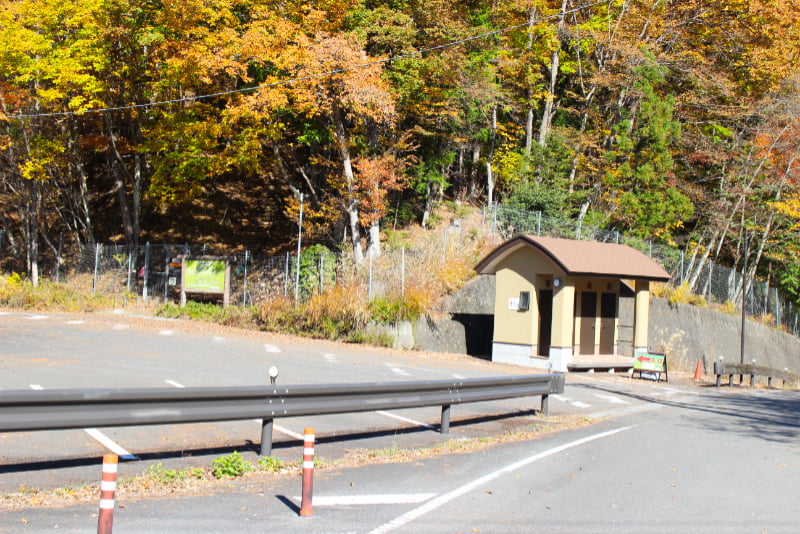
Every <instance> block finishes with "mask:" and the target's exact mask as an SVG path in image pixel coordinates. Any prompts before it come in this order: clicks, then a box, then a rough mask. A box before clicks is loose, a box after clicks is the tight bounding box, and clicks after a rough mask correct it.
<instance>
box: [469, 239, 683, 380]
mask: <svg viewBox="0 0 800 534" xmlns="http://www.w3.org/2000/svg"><path fill="white" fill-rule="evenodd" d="M475 270H476V271H477V272H478V273H480V274H489V275H494V276H495V277H496V280H495V287H496V290H495V303H494V335H493V340H492V361H499V362H506V363H513V364H518V365H526V366H531V367H539V368H544V369H552V370H554V371H566V370H567V365H569V364H570V363H572V362H573V361H576V362H577V361H580V360H581V358H587V357H593V358H597V357H602V356H617V355H619V351H618V349H619V326H620V325H619V297H620V292H621V291H622V290H623V289H627V288H628V287H630V288H631V289H632V290H633V293H634V314H633V315H634V317H633V323H634V324H633V340H632V341H633V353H634V354H636V353H638V352H642V351H647V349H648V343H647V329H648V319H649V306H650V283H651V282H666V281H668V280H669V278H670V275H669V273H667V272H666V271H665V270H664V269H663V268H662V267H661V266H660V265H658V264H657V263H656V262H654V261H653V260H651V259H650V258H648V257H647V256H646V255H645V254H642V253H641V252H639V251H638V250H636V249H634V248H631V247H629V246H626V245H617V244H612V243H596V242H590V241H577V240H572V239H560V238H553V237H535V236H527V235H519V236H516V237H514V238H512V239H510V240H509V241H506V242H505V243H503V244H501V245H500V246H498V247H497V248H496V249H494V250H493V251H492V252H491V253H489V254H488V255H487V256H486V257H485V258H484V259H483V260H481V262H480V263H478V265H477V266H476V267H475ZM627 356H633V355H632V354H629V355H627Z"/></svg>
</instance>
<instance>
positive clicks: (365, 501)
mask: <svg viewBox="0 0 800 534" xmlns="http://www.w3.org/2000/svg"><path fill="white" fill-rule="evenodd" d="M433 497H436V494H435V493H409V494H405V495H332V496H318V495H314V496H312V497H311V505H312V506H350V505H370V504H416V503H420V502H425V501H427V500H428V499H431V498H433ZM294 499H295V500H296V501H298V502H299V501H300V500H301V497H299V496H296V497H295V498H294Z"/></svg>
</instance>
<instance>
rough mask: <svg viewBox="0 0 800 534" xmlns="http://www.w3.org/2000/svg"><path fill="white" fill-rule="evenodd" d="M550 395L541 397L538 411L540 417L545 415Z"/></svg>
mask: <svg viewBox="0 0 800 534" xmlns="http://www.w3.org/2000/svg"><path fill="white" fill-rule="evenodd" d="M548 397H550V395H542V409H541V410H540V411H539V413H541V414H542V415H547V409H548V405H549V404H550V402H549V401H548Z"/></svg>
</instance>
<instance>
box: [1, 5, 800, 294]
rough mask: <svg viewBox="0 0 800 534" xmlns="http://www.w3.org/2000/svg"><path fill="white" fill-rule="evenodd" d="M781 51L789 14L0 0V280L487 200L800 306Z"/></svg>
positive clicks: (791, 10) (381, 224) (291, 240)
mask: <svg viewBox="0 0 800 534" xmlns="http://www.w3.org/2000/svg"><path fill="white" fill-rule="evenodd" d="M798 52H800V11H798V10H797V8H796V3H795V2H792V1H789V0H714V1H711V0H680V1H677V0H666V1H664V0H605V1H592V0H584V1H580V0H496V1H492V2H487V1H482V2H479V1H471V0H466V1H464V0H458V1H456V0H436V1H431V0H425V1H422V0H391V1H370V0H304V1H303V2H295V1H292V0H281V1H280V2H277V1H272V0H181V1H176V0H153V1H151V0H146V1H139V2H131V1H129V0H113V1H111V0H80V1H77V0H58V1H55V0H0V178H1V179H0V267H2V268H3V269H5V270H17V271H21V272H25V273H27V275H28V276H29V277H30V278H31V279H32V281H33V282H34V283H36V280H37V277H38V276H39V270H40V263H42V262H48V261H52V258H54V257H55V256H56V254H57V250H58V248H59V247H60V246H63V247H64V249H65V250H66V251H67V253H73V254H77V253H79V252H81V251H83V250H85V249H87V248H89V249H90V247H92V246H93V244H94V243H97V242H102V243H119V244H128V245H130V246H136V245H138V244H141V243H142V242H145V241H156V242H173V243H181V242H190V243H213V244H214V246H215V248H217V249H228V250H231V251H235V250H243V249H247V250H260V251H264V252H265V253H266V252H270V251H280V250H288V249H290V248H291V247H294V246H296V244H297V242H296V237H295V236H296V235H297V224H298V222H299V218H300V206H301V205H302V206H303V221H302V222H303V234H304V236H305V237H304V244H308V245H311V244H315V243H321V244H325V245H327V246H330V247H333V248H338V249H341V250H342V251H343V252H346V253H347V254H349V255H352V258H353V260H354V261H355V262H356V263H360V262H362V261H363V260H364V258H365V256H366V255H373V256H374V255H377V254H379V253H380V247H381V239H382V237H381V236H382V233H381V229H382V228H385V227H387V226H391V227H394V228H396V227H398V226H404V225H421V226H423V227H427V226H429V225H430V224H431V215H432V214H433V213H435V208H436V207H437V205H438V204H440V203H442V202H444V201H455V202H457V203H459V204H462V205H469V204H472V205H476V206H486V205H494V204H495V203H497V202H500V203H502V204H504V205H507V206H510V207H514V208H518V209H523V210H529V211H531V212H534V211H536V212H541V213H542V214H543V215H545V216H547V217H558V218H562V219H564V220H570V221H575V222H578V223H581V224H583V225H586V226H591V227H599V228H603V229H605V230H609V231H619V232H624V233H627V234H630V235H633V236H636V237H639V238H642V239H647V240H653V241H656V242H661V243H664V244H670V245H677V246H679V247H680V248H681V249H682V250H686V251H688V253H689V254H692V255H693V256H694V257H699V258H705V259H708V260H709V261H711V260H713V261H716V262H718V263H722V264H727V265H729V266H732V267H736V268H737V269H740V270H741V269H742V268H743V267H744V266H745V265H746V266H747V270H748V271H749V273H750V274H751V275H753V276H756V277H759V278H762V279H768V280H770V282H771V283H772V284H773V285H774V286H779V287H780V288H781V289H782V290H784V291H785V292H787V293H788V294H790V295H793V296H794V297H795V298H798V296H800V259H798V254H797V252H798V248H800V240H799V239H798V220H800V184H798V161H797V158H798V155H799V154H800V152H798V148H800V135H798V134H799V133H800V106H799V105H798V103H799V102H798V86H799V85H798V84H799V82H800V78H798V69H797V64H798V59H799V58H798V56H799V55H800V54H798Z"/></svg>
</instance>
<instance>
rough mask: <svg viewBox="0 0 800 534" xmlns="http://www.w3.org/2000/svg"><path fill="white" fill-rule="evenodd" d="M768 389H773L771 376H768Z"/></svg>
mask: <svg viewBox="0 0 800 534" xmlns="http://www.w3.org/2000/svg"><path fill="white" fill-rule="evenodd" d="M767 387H768V388H771V387H772V377H771V376H768V377H767Z"/></svg>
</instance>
